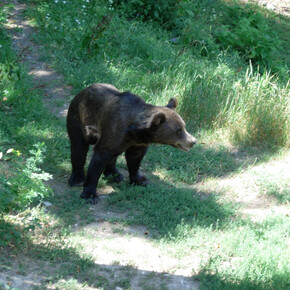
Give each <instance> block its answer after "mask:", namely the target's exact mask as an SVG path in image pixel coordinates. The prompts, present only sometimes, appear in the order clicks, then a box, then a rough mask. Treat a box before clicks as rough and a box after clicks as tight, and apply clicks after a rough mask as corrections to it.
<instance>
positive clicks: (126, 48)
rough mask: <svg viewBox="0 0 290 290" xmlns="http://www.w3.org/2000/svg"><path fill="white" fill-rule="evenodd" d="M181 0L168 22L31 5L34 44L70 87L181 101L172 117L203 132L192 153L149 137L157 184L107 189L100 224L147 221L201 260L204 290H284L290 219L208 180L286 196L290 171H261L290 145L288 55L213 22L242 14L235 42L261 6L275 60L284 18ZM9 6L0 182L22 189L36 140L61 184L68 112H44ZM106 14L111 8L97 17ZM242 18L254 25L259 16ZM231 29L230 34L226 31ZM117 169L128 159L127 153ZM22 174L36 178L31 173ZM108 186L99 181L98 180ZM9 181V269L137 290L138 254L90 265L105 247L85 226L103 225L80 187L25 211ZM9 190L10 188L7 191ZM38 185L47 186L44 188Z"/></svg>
mask: <svg viewBox="0 0 290 290" xmlns="http://www.w3.org/2000/svg"><path fill="white" fill-rule="evenodd" d="M56 2H57V3H56ZM181 2H182V3H181V5H183V8H182V9H183V12H184V13H183V15H176V16H175V18H174V22H172V23H168V22H167V23H165V22H166V21H168V20H166V21H165V22H164V23H162V24H160V23H156V22H155V21H144V19H138V18H134V19H129V20H128V19H126V17H124V14H123V11H122V9H124V7H123V8H122V7H119V8H118V7H116V6H113V7H112V6H109V5H107V4H106V3H105V2H102V1H97V2H95V1H89V2H85V1H73V2H70V1H67V3H64V1H41V2H38V1H29V2H28V4H27V5H28V7H29V9H27V11H26V14H27V15H28V17H29V18H30V21H31V23H32V24H33V25H35V26H36V27H37V29H38V33H37V34H35V35H34V39H35V41H36V42H37V43H40V44H41V45H42V46H43V55H42V56H41V57H42V58H43V59H44V60H45V61H47V62H49V63H50V65H52V66H54V68H55V69H57V70H58V71H60V72H61V73H63V75H64V77H65V82H66V84H68V85H72V86H73V92H74V93H76V92H78V91H79V90H80V89H82V88H84V87H85V86H87V85H89V84H90V83H92V82H95V81H98V82H108V83H113V84H114V85H116V86H117V87H118V88H120V89H121V90H131V91H132V92H134V93H136V94H139V95H140V96H142V97H143V98H144V99H145V100H146V101H148V102H151V103H153V104H158V105H165V104H166V103H167V102H168V99H170V98H171V97H173V96H177V97H178V100H179V107H178V112H179V113H180V114H181V115H182V116H184V118H185V120H186V121H187V124H188V128H189V131H191V132H195V135H196V136H197V137H198V138H199V139H200V144H199V145H197V146H196V147H195V148H194V149H193V150H192V151H191V152H190V153H189V154H185V153H183V152H179V151H177V150H176V149H172V148H170V147H166V146H152V147H151V148H150V150H149V152H148V154H147V155H146V157H145V159H144V163H143V170H144V171H145V172H146V174H147V176H148V177H149V178H150V180H151V184H150V185H149V186H148V187H147V188H140V187H136V186H129V185H128V184H127V182H125V183H122V184H120V185H116V184H114V185H113V189H114V192H113V193H112V194H110V197H109V198H108V199H102V201H101V203H102V206H103V207H104V208H105V210H107V211H109V210H110V211H113V212H114V214H115V215H114V216H113V217H108V218H105V221H109V222H111V223H113V224H114V223H115V224H117V225H118V226H120V228H119V227H116V228H115V230H113V232H114V233H113V234H114V235H115V236H117V235H120V236H125V233H126V231H125V230H124V229H126V227H127V226H133V227H134V226H144V227H145V228H146V229H147V231H148V232H149V234H148V237H149V238H148V239H149V241H150V242H152V243H153V244H154V245H155V246H156V248H162V249H163V250H164V252H165V254H166V255H169V256H171V257H174V258H175V259H179V260H180V261H182V259H184V258H185V257H187V256H189V257H192V260H194V259H196V257H197V256H198V257H199V258H200V263H199V266H198V269H197V270H196V271H195V270H194V269H193V270H192V278H193V279H195V280H199V281H200V286H201V288H204V289H209V288H210V289H215V288H216V289H235V288H238V289H287V288H288V287H289V283H290V281H289V276H290V275H289V274H290V273H289V272H290V269H289V265H288V259H289V255H288V254H287V253H286V252H285V249H287V242H288V239H289V238H288V237H289V232H288V231H289V227H290V220H289V216H286V215H284V214H283V213H280V214H273V216H269V217H267V218H265V219H264V220H263V221H254V222H253V221H252V220H250V219H248V218H246V217H245V216H244V215H243V214H242V209H243V205H241V203H239V202H237V201H236V200H235V199H233V198H230V197H229V195H228V194H227V190H226V189H222V190H221V189H220V188H218V187H214V186H213V187H208V188H206V186H205V185H206V184H207V183H209V182H217V183H218V182H220V181H221V180H224V179H225V178H231V177H234V178H240V180H242V182H244V183H245V184H246V185H247V186H249V188H250V189H249V190H250V191H254V190H253V188H258V191H259V194H260V195H261V196H271V197H274V200H273V201H272V202H273V203H274V204H275V205H277V206H279V205H282V206H287V204H288V203H289V190H288V185H289V178H288V177H287V176H286V175H283V174H279V172H277V173H273V171H271V170H270V171H268V170H266V169H265V170H264V169H261V168H260V167H259V166H263V164H268V163H269V162H271V160H273V159H275V158H276V159H278V161H279V160H281V159H283V158H284V156H283V155H282V157H281V156H280V157H279V154H282V153H280V152H282V151H281V148H284V149H283V150H287V148H288V147H289V136H290V133H289V87H288V84H287V77H286V75H287V72H286V71H285V66H287V63H286V62H285V61H284V60H285V59H284V58H283V57H281V58H280V59H281V60H282V62H281V63H280V62H277V59H276V56H273V55H272V54H268V56H267V57H269V60H270V61H269V63H264V62H263V61H264V58H263V56H262V54H263V51H260V52H256V54H258V56H257V57H256V58H253V57H250V54H253V53H254V52H253V51H251V52H249V53H248V54H246V52H247V51H245V50H243V49H244V48H243V45H240V46H239V47H236V44H235V43H234V44H231V45H230V46H229V44H228V43H227V42H226V41H223V38H222V35H219V34H218V33H219V30H216V31H211V28H210V27H212V26H214V25H215V26H216V27H217V28H222V27H223V26H225V25H229V24H228V23H229V22H230V21H231V20H233V19H234V20H235V22H234V29H233V33H235V34H237V35H239V37H240V35H242V33H245V31H240V30H239V29H240V28H241V22H239V21H238V18H237V15H238V16H241V19H245V15H248V14H249V13H250V12H251V11H253V10H251V9H255V11H256V13H258V16H257V19H254V20H255V21H256V22H257V23H258V24H259V25H258V26H257V27H258V28H257V29H258V30H259V29H260V30H261V31H262V32H263V35H262V38H261V39H260V40H259V41H262V40H263V37H265V34H266V32H268V31H269V30H268V28H269V27H272V28H274V27H275V28H277V30H275V31H277V34H275V37H274V36H273V35H272V34H270V37H272V38H271V39H270V40H269V42H268V44H269V47H271V46H272V45H273V43H272V42H273V41H275V40H276V38H277V37H278V39H279V41H280V42H279V47H278V48H277V55H278V56H279V55H282V54H283V53H285V47H287V46H286V45H285V41H287V39H286V38H285V32H284V30H283V29H282V28H281V27H282V25H280V26H279V25H278V24H279V21H280V22H281V23H284V21H285V20H284V19H283V18H279V19H277V17H276V16H274V15H273V14H268V13H267V12H265V11H264V10H262V9H259V8H257V7H256V6H255V7H254V8H253V6H247V7H246V10H245V11H244V10H243V9H244V8H243V6H235V5H236V4H235V5H228V4H227V2H223V1H216V3H215V4H213V3H212V2H211V1H204V3H203V1H200V2H198V1H197V2H192V1H181ZM191 2H192V3H191ZM83 5H84V6H85V7H83ZM11 8H12V7H11V6H10V5H3V6H1V7H0V9H1V14H0V15H1V16H0V25H1V28H0V36H1V45H2V46H1V48H0V50H1V56H0V60H1V83H0V92H1V96H0V114H1V119H0V122H1V126H0V138H1V144H0V152H2V154H3V156H2V157H1V160H0V178H1V181H2V180H3V181H4V182H6V180H7V178H10V177H11V178H12V177H13V179H11V180H10V182H12V184H13V186H14V192H15V193H17V194H16V196H19V194H20V193H21V190H19V188H21V185H22V184H23V181H22V178H23V176H22V175H21V173H19V172H18V171H17V168H27V167H28V166H27V160H28V159H29V158H30V157H31V152H30V151H31V150H33V149H34V148H35V147H34V145H35V144H37V143H39V144H41V143H44V144H45V147H46V151H44V150H43V151H41V152H42V155H43V157H42V159H43V161H44V163H43V164H42V165H37V166H35V167H33V168H32V170H31V171H32V172H31V174H30V175H31V176H32V175H33V174H32V173H36V172H38V168H39V167H41V172H42V173H44V172H48V173H50V174H52V175H53V178H54V181H55V182H57V183H58V184H66V182H67V176H68V174H69V170H70V165H69V152H68V151H69V150H68V146H69V144H68V140H67V137H66V132H65V126H64V122H63V120H60V119H58V118H57V117H54V116H52V114H51V113H50V112H48V110H47V109H46V108H45V107H44V105H43V102H42V91H41V89H39V88H36V87H35V86H34V84H33V83H32V80H31V77H30V76H29V75H28V74H27V69H26V68H25V67H23V66H22V65H21V64H20V63H19V59H18V57H17V55H16V54H15V53H14V52H13V51H12V49H11V40H10V38H9V36H8V32H7V31H6V30H5V29H4V27H3V23H4V22H5V21H6V18H7V17H8V15H9V13H10V11H11ZM112 8H114V10H112ZM204 9H205V11H204ZM212 9H215V11H216V12H217V13H216V15H217V16H216V19H213V18H210V17H209V15H211V14H212V13H211V12H212ZM180 11H181V10H180ZM222 12H223V13H222ZM191 13H194V15H195V16H194V17H193V16H192V15H191ZM220 13H222V15H221V14H220ZM106 15H112V16H113V17H112V19H111V20H110V21H109V20H108V19H109V18H106V19H107V20H108V21H107V22H106V21H105V20H103V21H102V19H103V17H104V16H106ZM178 21H179V22H178ZM186 21H187V22H186ZM245 24H246V25H247V26H249V29H250V31H251V32H252V34H254V30H253V29H254V28H253V26H252V22H247V23H245ZM195 27H196V28H195ZM202 29H204V31H203V30H202ZM251 29H252V30H251ZM193 35H195V38H193V37H192V36H193ZM232 36H233V35H226V36H224V37H226V38H227V39H229V40H230V38H231V37H232ZM10 37H11V36H10ZM175 38H176V40H173V39H175ZM244 38H245V39H246V37H244ZM203 40H204V41H205V43H201V42H202V41H203ZM258 44H259V43H258ZM88 46H89V47H90V50H88ZM266 49H268V48H267V47H266ZM281 51H282V52H281ZM264 53H265V52H264ZM266 53H267V51H266ZM259 54H260V56H259ZM249 59H251V61H252V63H249V62H248V60H249ZM258 64H259V65H260V66H259V67H258ZM262 66H263V67H262ZM266 66H267V67H268V66H270V67H269V68H271V69H272V70H273V71H275V74H273V73H271V72H270V70H267V69H265V67H266ZM271 66H272V67H271ZM68 102H69V100H68ZM233 146H236V147H237V148H239V150H240V151H239V152H242V153H243V154H242V153H239V155H238V158H237V156H235V155H234V154H233V153H232V151H233ZM250 146H255V147H250ZM12 148H13V151H11V153H6V152H7V150H8V149H12ZM43 148H44V147H43ZM12 152H14V153H12ZM18 152H19V153H21V155H19V154H18ZM277 152H278V155H277ZM277 156H278V157H277ZM285 156H286V153H285ZM21 166H22V167H21ZM256 166H258V167H256ZM119 167H121V168H123V169H125V167H126V165H125V160H124V158H123V157H122V158H121V159H120V160H119ZM8 172H12V173H9V174H8ZM17 172H18V173H17ZM10 174H12V176H10ZM247 174H248V175H247ZM25 178H26V180H28V181H29V180H30V182H31V184H34V182H36V181H35V179H33V178H32V177H31V178H29V176H28V177H27V176H26V177H25ZM250 178H251V180H252V181H253V182H252V183H251V182H250ZM40 181H41V180H40ZM41 182H42V181H41ZM106 183H107V181H105V180H102V182H101V186H103V185H105V184H106ZM2 184H4V183H1V185H0V189H1V191H2V192H1V198H2V199H3V201H5V203H1V205H0V209H1V219H0V237H1V240H0V242H1V244H0V247H1V248H0V251H1V256H0V266H1V269H3V270H4V271H7V270H9V269H10V270H11V269H12V270H15V271H18V272H19V273H20V274H22V275H24V276H25V275H29V274H30V272H29V270H26V269H31V268H30V267H31V266H29V265H31V264H34V265H37V266H40V267H39V268H44V269H46V270H47V274H46V277H45V279H40V280H41V282H40V285H41V287H56V288H64V289H80V288H82V287H87V286H88V287H102V288H104V289H112V288H116V287H123V288H129V287H130V285H131V284H130V283H131V281H133V280H134V277H135V276H138V275H141V276H142V275H143V274H141V272H142V271H141V270H139V269H138V265H135V264H134V262H132V263H129V265H126V266H124V265H123V264H122V263H121V262H120V261H119V260H116V263H115V264H114V265H99V264H97V263H96V262H95V261H96V260H97V256H95V255H94V252H93V251H92V252H90V251H89V250H88V249H90V247H91V245H95V244H94V241H95V239H96V233H92V234H91V235H90V234H89V232H88V230H87V228H86V226H87V225H91V224H92V225H95V224H94V223H95V222H96V215H95V210H92V209H91V205H88V204H86V203H84V202H82V201H80V199H79V193H80V192H79V189H70V188H66V187H62V190H60V191H58V190H56V192H55V194H50V195H43V196H42V197H41V196H38V198H37V201H34V203H32V204H31V207H25V206H24V204H21V203H19V200H17V198H16V199H15V200H12V201H11V202H10V201H9V202H7V200H9V199H8V197H10V194H9V192H8V191H6V192H4V191H3V188H4V187H3V185H2ZM28 184H30V183H29V182H28ZM203 184H204V186H203ZM7 185H8V186H7V187H5V188H4V189H5V190H8V189H10V188H11V187H10V185H9V184H7ZM41 185H42V186H44V187H43V188H44V190H46V189H49V185H50V183H41ZM232 186H233V187H234V185H232ZM251 186H252V187H251ZM28 187H29V188H32V185H31V186H30V185H29V186H28ZM51 187H53V184H51ZM3 192H4V193H5V194H3ZM245 193H246V190H245ZM44 198H45V200H46V201H50V202H51V203H52V206H51V207H50V208H48V209H46V208H45V207H41V206H40V203H41V200H43V199H44ZM29 202H30V201H29ZM3 204H4V206H3ZM35 205H37V206H35ZM17 207H18V211H16V209H17ZM19 207H20V209H19ZM21 207H23V208H22V209H21ZM2 212H3V213H2ZM76 224H77V226H75V225H76ZM79 228H80V229H82V230H77V229H79ZM115 236H114V237H115ZM85 239H87V240H89V242H90V243H85V242H84V240H85ZM103 239H104V237H103ZM107 250H108V251H110V249H107ZM112 251H113V249H112ZM2 254H3V255H2ZM117 256H118V255H117ZM13 257H17V261H15V260H13V259H14V258H13ZM19 261H21V263H20V262H19ZM115 272H118V273H119V274H118V275H117V277H115V276H114V273H115ZM145 272H146V271H145ZM36 273H37V271H36ZM38 274H39V273H38ZM172 276H174V275H172ZM142 277H143V278H142V279H141V278H140V281H139V283H140V285H145V286H144V288H148V287H152V288H154V285H153V284H151V283H150V282H152V279H153V278H154V279H157V280H158V279H159V280H160V281H161V284H160V285H161V286H162V287H164V288H166V279H165V278H164V274H163V273H155V272H150V271H147V272H146V273H145V274H144V275H143V276H142ZM152 277H153V278H152ZM172 278H173V277H172ZM154 279H153V280H154ZM161 286H160V287H161Z"/></svg>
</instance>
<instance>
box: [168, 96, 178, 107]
mask: <svg viewBox="0 0 290 290" xmlns="http://www.w3.org/2000/svg"><path fill="white" fill-rule="evenodd" d="M166 107H167V108H169V109H173V110H174V109H175V108H176V107H177V99H176V98H171V99H170V101H169V103H168V105H167V106H166Z"/></svg>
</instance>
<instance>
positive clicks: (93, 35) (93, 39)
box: [82, 15, 113, 55]
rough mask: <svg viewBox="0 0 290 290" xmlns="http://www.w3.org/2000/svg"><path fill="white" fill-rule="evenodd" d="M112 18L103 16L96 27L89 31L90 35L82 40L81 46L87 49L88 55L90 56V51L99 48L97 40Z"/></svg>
mask: <svg viewBox="0 0 290 290" xmlns="http://www.w3.org/2000/svg"><path fill="white" fill-rule="evenodd" d="M112 18H113V15H111V16H110V15H106V16H104V17H103V18H102V19H101V21H100V22H99V23H98V24H97V25H96V26H93V27H92V28H91V29H90V34H89V35H87V36H86V37H85V38H84V40H83V42H82V46H83V47H86V48H87V50H88V54H89V55H90V54H91V51H92V49H98V47H99V44H98V40H99V39H100V38H101V37H102V35H103V34H104V32H105V30H106V29H107V27H108V25H109V24H110V22H111V20H112Z"/></svg>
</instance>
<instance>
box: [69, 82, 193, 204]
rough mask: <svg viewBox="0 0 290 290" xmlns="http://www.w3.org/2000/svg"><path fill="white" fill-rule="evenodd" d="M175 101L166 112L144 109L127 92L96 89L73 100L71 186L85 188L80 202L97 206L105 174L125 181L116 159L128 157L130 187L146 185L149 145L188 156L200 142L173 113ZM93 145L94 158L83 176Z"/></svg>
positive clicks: (104, 86)
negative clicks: (144, 171)
mask: <svg viewBox="0 0 290 290" xmlns="http://www.w3.org/2000/svg"><path fill="white" fill-rule="evenodd" d="M176 106H177V100H176V99H175V98H172V99H171V100H170V102H169V103H168V105H167V106H165V107H160V106H153V105H150V104H146V103H145V102H144V101H143V100H142V99H141V98H140V97H138V96H136V95H133V94H131V93H129V92H124V93H121V92H120V91H119V90H118V89H117V88H115V87H114V86H112V85H109V84H99V83H96V84H93V85H91V86H89V87H87V88H86V89H84V90H83V91H81V92H80V93H79V94H78V95H76V96H75V97H74V99H73V100H72V102H71V104H70V106H69V109H68V115H67V131H68V135H69V138H70V143H71V162H72V174H71V176H70V179H69V184H70V185H71V186H75V185H79V184H82V183H83V182H84V184H83V192H82V194H81V198H84V199H90V198H92V203H97V202H98V195H97V192H96V188H97V185H98V180H99V178H100V176H101V174H102V173H104V175H105V176H109V175H112V176H113V178H114V180H115V181H117V182H119V181H122V180H123V176H122V175H121V173H120V172H119V171H118V169H117V168H116V160H117V157H118V156H119V155H120V154H122V153H123V152H125V157H126V161H127V167H128V171H129V177H130V182H131V183H133V184H137V185H147V184H148V180H147V178H146V177H145V176H143V175H141V174H140V172H139V167H140V164H141V161H142V159H143V157H144V155H145V154H146V152H147V150H148V146H149V144H150V143H161V144H167V145H171V146H173V147H176V148H178V149H181V150H184V151H188V150H189V149H190V148H191V147H192V146H193V145H194V144H196V142H197V140H196V139H195V138H194V137H193V136H191V135H190V134H189V133H188V132H187V131H186V129H185V123H184V121H183V120H182V118H181V117H180V116H179V115H178V114H177V113H176V112H175V110H174V109H175V108H176ZM89 145H93V146H94V147H93V155H92V158H91V161H90V164H89V167H88V172H87V176H86V178H85V175H84V165H85V161H86V156H87V152H88V149H89Z"/></svg>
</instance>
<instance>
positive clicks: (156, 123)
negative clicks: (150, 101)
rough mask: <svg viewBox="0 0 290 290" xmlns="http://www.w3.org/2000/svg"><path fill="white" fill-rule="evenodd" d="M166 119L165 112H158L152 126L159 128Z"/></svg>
mask: <svg viewBox="0 0 290 290" xmlns="http://www.w3.org/2000/svg"><path fill="white" fill-rule="evenodd" d="M165 121H166V117H165V114H164V113H157V114H155V115H154V116H153V118H152V121H151V124H150V128H157V127H158V126H159V125H161V124H163V123H164V122H165Z"/></svg>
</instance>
